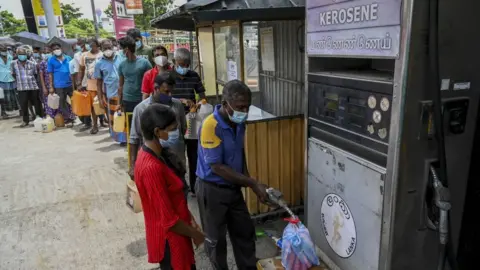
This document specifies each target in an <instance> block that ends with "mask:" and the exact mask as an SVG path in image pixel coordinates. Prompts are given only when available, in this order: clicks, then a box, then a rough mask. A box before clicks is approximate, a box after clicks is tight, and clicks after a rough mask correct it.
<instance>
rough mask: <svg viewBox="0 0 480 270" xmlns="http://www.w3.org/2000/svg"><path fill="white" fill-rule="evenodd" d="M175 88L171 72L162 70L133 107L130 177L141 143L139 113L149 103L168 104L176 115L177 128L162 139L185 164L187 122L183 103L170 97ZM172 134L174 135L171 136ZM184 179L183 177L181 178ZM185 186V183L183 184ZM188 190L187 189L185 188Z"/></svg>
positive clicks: (166, 146) (164, 144)
mask: <svg viewBox="0 0 480 270" xmlns="http://www.w3.org/2000/svg"><path fill="white" fill-rule="evenodd" d="M174 89H175V80H174V79H173V77H172V76H171V74H170V73H169V72H168V71H166V72H163V73H161V74H159V75H157V77H155V87H154V91H153V94H152V95H151V96H150V97H148V98H147V99H145V100H144V101H142V102H141V103H140V104H138V105H137V106H136V107H135V110H134V111H133V118H132V127H131V129H130V137H129V142H130V164H131V168H130V171H129V175H130V177H132V178H133V172H134V167H135V161H136V159H137V152H138V150H139V146H141V145H142V133H141V129H140V115H141V114H142V112H143V111H144V110H145V109H146V108H147V107H148V106H149V105H151V104H154V103H160V104H164V105H168V106H169V107H171V108H172V109H173V110H174V111H175V115H176V117H177V123H178V129H177V131H176V133H175V134H173V133H172V137H171V138H170V137H169V139H168V141H162V142H161V143H162V145H163V147H164V148H167V149H170V150H171V151H172V152H173V153H175V154H176V155H177V156H178V159H179V160H180V161H181V162H182V163H183V164H185V163H186V161H185V140H184V138H183V134H185V131H186V128H187V124H186V118H185V111H184V108H183V104H182V102H181V101H180V100H178V99H176V98H172V91H174ZM173 136H174V137H173ZM182 179H183V180H185V178H184V177H183V178H182ZM185 187H187V185H185ZM187 191H188V189H187Z"/></svg>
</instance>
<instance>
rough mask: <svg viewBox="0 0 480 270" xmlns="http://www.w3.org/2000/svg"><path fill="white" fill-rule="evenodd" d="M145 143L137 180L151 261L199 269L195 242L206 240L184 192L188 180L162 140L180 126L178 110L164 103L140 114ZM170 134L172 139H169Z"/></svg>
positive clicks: (167, 266) (163, 265)
mask: <svg viewBox="0 0 480 270" xmlns="http://www.w3.org/2000/svg"><path fill="white" fill-rule="evenodd" d="M140 126H141V129H142V133H143V137H144V145H143V146H142V149H141V150H140V151H139V153H138V156H137V160H136V163H135V178H134V179H135V183H136V185H137V188H138V192H139V194H140V198H141V201H142V207H143V214H144V217H145V231H146V239H147V249H148V262H150V263H160V267H161V269H162V270H165V269H174V270H191V269H196V268H195V258H194V252H193V246H192V240H193V243H194V244H195V245H196V246H199V245H200V244H202V243H203V241H204V240H205V238H204V235H203V233H202V232H201V231H200V230H199V229H198V226H197V225H196V223H195V222H194V221H193V219H192V216H191V214H190V211H189V210H188V206H187V201H186V198H185V195H184V183H183V182H182V180H181V179H180V178H179V177H178V176H177V174H176V173H175V169H174V168H173V169H172V167H174V165H172V163H171V162H170V159H169V155H168V154H167V151H166V149H163V148H162V146H161V144H160V140H169V139H172V138H173V137H174V136H169V134H175V131H176V129H177V121H176V117H175V113H174V112H173V110H172V109H170V107H168V106H165V105H161V104H152V105H150V106H149V107H148V108H147V109H146V110H145V111H144V112H143V113H142V115H141V116H140ZM169 137H170V138H169Z"/></svg>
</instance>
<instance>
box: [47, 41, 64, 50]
mask: <svg viewBox="0 0 480 270" xmlns="http://www.w3.org/2000/svg"><path fill="white" fill-rule="evenodd" d="M55 46H58V47H60V48H62V44H60V43H58V42H52V43H50V49H53V47H55Z"/></svg>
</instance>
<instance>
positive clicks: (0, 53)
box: [0, 52, 8, 56]
mask: <svg viewBox="0 0 480 270" xmlns="http://www.w3.org/2000/svg"><path fill="white" fill-rule="evenodd" d="M0 55H1V56H7V55H8V52H0Z"/></svg>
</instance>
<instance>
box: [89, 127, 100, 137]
mask: <svg viewBox="0 0 480 270" xmlns="http://www.w3.org/2000/svg"><path fill="white" fill-rule="evenodd" d="M97 133H98V127H93V128H92V129H91V130H90V134H92V135H93V134H97Z"/></svg>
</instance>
